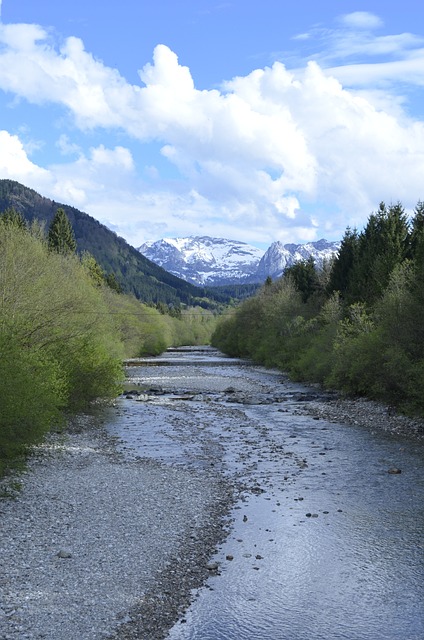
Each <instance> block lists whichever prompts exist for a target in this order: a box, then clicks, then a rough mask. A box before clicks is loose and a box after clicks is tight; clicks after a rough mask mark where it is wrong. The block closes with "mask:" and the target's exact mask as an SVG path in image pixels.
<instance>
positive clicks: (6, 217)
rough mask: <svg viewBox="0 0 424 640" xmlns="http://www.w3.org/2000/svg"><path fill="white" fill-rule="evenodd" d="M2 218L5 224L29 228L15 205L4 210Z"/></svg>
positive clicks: (0, 217)
mask: <svg viewBox="0 0 424 640" xmlns="http://www.w3.org/2000/svg"><path fill="white" fill-rule="evenodd" d="M0 220H1V221H2V222H3V223H5V224H8V225H12V226H14V227H17V228H18V229H24V230H26V229H27V228H28V227H27V223H26V220H25V218H24V217H23V215H22V214H21V213H19V212H18V211H16V209H14V208H13V207H9V208H8V209H6V210H5V211H3V213H2V214H1V216H0Z"/></svg>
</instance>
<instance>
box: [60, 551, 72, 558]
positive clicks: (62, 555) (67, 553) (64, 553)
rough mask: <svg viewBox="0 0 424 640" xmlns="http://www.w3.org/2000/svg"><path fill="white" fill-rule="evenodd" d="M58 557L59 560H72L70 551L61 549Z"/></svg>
mask: <svg viewBox="0 0 424 640" xmlns="http://www.w3.org/2000/svg"><path fill="white" fill-rule="evenodd" d="M56 555H57V557H58V558H72V553H70V551H65V550H64V549H61V550H60V551H59V552H58V553H57V554H56Z"/></svg>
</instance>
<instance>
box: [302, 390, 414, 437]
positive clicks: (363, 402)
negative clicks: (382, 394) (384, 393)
mask: <svg viewBox="0 0 424 640" xmlns="http://www.w3.org/2000/svg"><path fill="white" fill-rule="evenodd" d="M305 409H306V411H305V412H306V413H307V414H308V415H313V416H314V417H316V418H317V419H323V420H328V421H329V422H340V423H344V424H355V425H360V426H362V427H365V428H367V429H369V430H370V431H371V432H373V431H385V432H387V433H391V434H393V435H398V436H401V437H406V438H414V439H417V440H424V420H423V419H420V418H410V417H408V416H404V415H401V414H399V413H396V411H394V410H393V409H392V408H391V407H388V406H387V405H385V404H382V403H379V402H375V401H373V400H368V399H366V398H350V399H349V398H340V397H339V398H336V399H334V400H326V401H325V402H319V401H318V402H310V403H308V406H307V408H306V407H305Z"/></svg>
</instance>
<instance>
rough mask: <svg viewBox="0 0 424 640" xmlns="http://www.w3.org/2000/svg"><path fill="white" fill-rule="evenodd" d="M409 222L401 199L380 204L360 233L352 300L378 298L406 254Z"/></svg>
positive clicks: (359, 300) (372, 300) (366, 300)
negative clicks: (392, 203)
mask: <svg viewBox="0 0 424 640" xmlns="http://www.w3.org/2000/svg"><path fill="white" fill-rule="evenodd" d="M408 250H409V226H408V220H407V217H406V214H405V210H404V208H403V207H402V205H401V204H400V203H397V204H395V205H391V206H390V207H389V208H387V207H386V205H385V204H384V202H382V203H381V204H380V207H379V210H378V212H377V213H373V214H371V216H370V217H369V219H368V223H367V226H366V227H365V229H364V231H363V232H362V233H361V234H360V236H359V242H358V257H357V260H356V262H355V266H354V269H353V272H352V286H351V297H352V299H351V300H350V301H351V302H365V303H366V304H368V305H371V304H373V303H374V302H375V301H376V300H378V299H379V298H380V297H381V296H382V295H383V292H384V290H385V288H386V287H387V285H388V283H389V280H390V275H391V273H392V272H393V269H394V268H395V267H396V266H397V265H399V264H401V263H402V262H403V260H405V258H406V257H407V255H408Z"/></svg>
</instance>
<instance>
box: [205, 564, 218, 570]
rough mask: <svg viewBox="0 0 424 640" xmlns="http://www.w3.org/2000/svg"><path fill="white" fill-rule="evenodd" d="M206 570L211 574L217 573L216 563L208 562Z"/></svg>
mask: <svg viewBox="0 0 424 640" xmlns="http://www.w3.org/2000/svg"><path fill="white" fill-rule="evenodd" d="M206 569H207V570H208V571H211V572H213V571H218V569H219V564H218V563H217V562H208V564H207V565H206Z"/></svg>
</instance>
